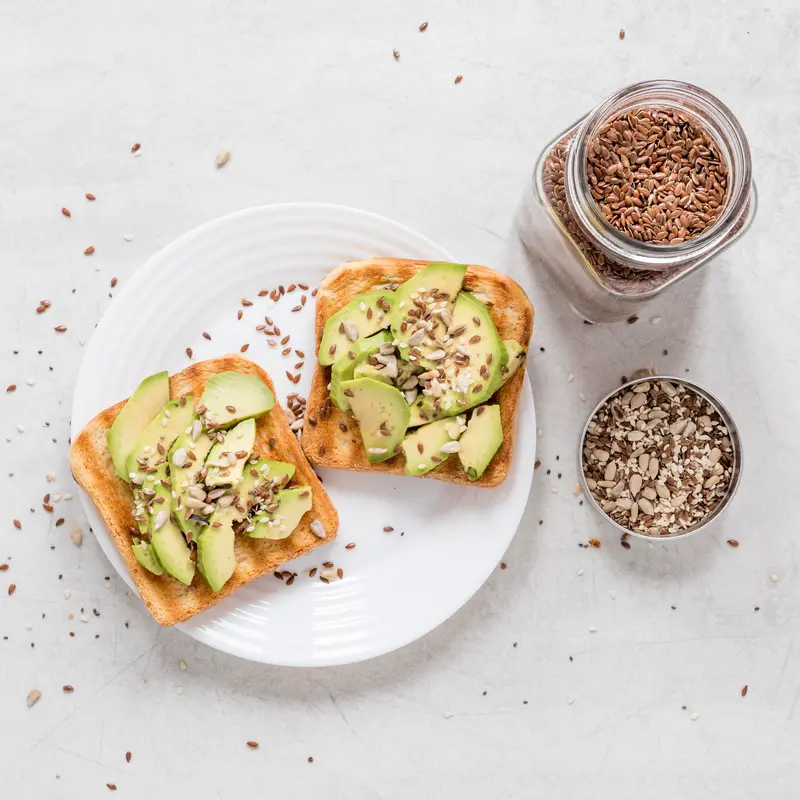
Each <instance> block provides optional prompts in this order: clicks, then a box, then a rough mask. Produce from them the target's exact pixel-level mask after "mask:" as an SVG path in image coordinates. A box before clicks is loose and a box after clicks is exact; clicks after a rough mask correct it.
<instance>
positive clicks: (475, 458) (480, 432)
mask: <svg viewBox="0 0 800 800" xmlns="http://www.w3.org/2000/svg"><path fill="white" fill-rule="evenodd" d="M501 444H503V423H502V420H501V418H500V406H496V405H495V406H478V408H476V409H475V411H474V412H473V413H472V417H471V419H470V421H469V425H467V430H466V431H464V433H463V434H462V436H461V449H460V450H459V451H458V457H459V459H461V466H463V467H464V469H465V470H466V473H467V477H468V478H469V479H470V480H471V481H476V480H478V478H480V476H481V475H483V473H484V470H485V469H486V467H488V466H489V462H490V461H491V460H492V458H493V457H494V454H495V453H496V452H497V451H498V450H499V449H500V445H501Z"/></svg>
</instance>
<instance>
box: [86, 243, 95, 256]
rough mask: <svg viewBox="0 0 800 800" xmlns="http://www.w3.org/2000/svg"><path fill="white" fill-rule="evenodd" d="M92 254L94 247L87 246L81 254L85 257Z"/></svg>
mask: <svg viewBox="0 0 800 800" xmlns="http://www.w3.org/2000/svg"><path fill="white" fill-rule="evenodd" d="M92 253H94V245H89V247H87V248H86V249H85V250H84V251H83V254H84V255H85V256H90V255H91V254H92Z"/></svg>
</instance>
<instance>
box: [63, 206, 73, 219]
mask: <svg viewBox="0 0 800 800" xmlns="http://www.w3.org/2000/svg"><path fill="white" fill-rule="evenodd" d="M61 213H62V214H63V215H64V216H65V217H71V216H72V213H71V212H70V210H69V209H68V208H62V209H61Z"/></svg>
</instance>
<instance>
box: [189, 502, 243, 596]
mask: <svg viewBox="0 0 800 800" xmlns="http://www.w3.org/2000/svg"><path fill="white" fill-rule="evenodd" d="M244 516H245V515H244V514H243V513H242V512H241V511H239V510H238V509H237V508H236V507H235V506H233V505H230V506H228V507H227V508H218V509H217V510H216V511H215V512H214V513H213V514H212V515H211V518H210V520H209V525H208V527H206V528H205V529H204V530H203V531H202V533H201V534H200V536H199V537H198V538H197V564H198V566H199V568H200V573H201V574H202V576H203V577H204V578H205V579H206V581H207V582H208V585H209V586H210V587H211V591H212V592H218V591H219V590H220V589H221V588H222V587H223V586H224V585H225V584H226V583H227V582H228V581H229V580H230V577H231V575H233V571H234V569H236V552H235V539H236V536H235V534H234V532H233V524H234V522H236V521H237V520H240V519H243V518H244Z"/></svg>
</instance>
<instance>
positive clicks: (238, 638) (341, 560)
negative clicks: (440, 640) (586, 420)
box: [72, 204, 536, 666]
mask: <svg viewBox="0 0 800 800" xmlns="http://www.w3.org/2000/svg"><path fill="white" fill-rule="evenodd" d="M373 256H403V257H410V258H423V259H442V260H447V261H452V260H454V259H453V258H452V257H451V256H450V254H449V253H447V252H446V251H445V250H443V249H442V248H441V247H439V246H437V245H436V244H434V243H433V242H431V241H429V240H428V239H426V238H425V237H423V236H421V235H420V234H418V233H415V232H413V231H411V230H409V229H408V228H405V227H403V226H402V225H398V224H397V223H395V222H391V221H390V220H387V219H384V218H382V217H378V216H376V215H374V214H368V213H366V212H363V211H356V210H354V209H350V208H343V207H339V206H329V205H317V204H313V205H312V204H291V205H277V206H266V207H263V208H254V209H250V210H247V211H242V212H239V213H236V214H232V215H230V216H227V217H223V218H221V219H218V220H215V221H214V222H210V223H208V224H206V225H203V226H202V227H200V228H197V229H196V230H194V231H191V232H190V233H187V234H186V235H184V236H182V237H181V238H180V239H178V240H177V241H175V242H173V243H172V244H171V245H169V246H168V247H166V248H165V249H164V250H162V251H161V252H160V253H158V254H157V255H155V256H154V257H153V258H151V259H150V260H149V261H148V262H147V264H145V265H144V266H143V267H142V268H141V269H140V270H138V272H137V273H136V274H135V275H134V277H133V278H132V279H131V280H130V281H129V282H128V283H127V285H126V286H125V287H124V288H123V289H122V290H121V291H120V292H119V293H118V294H117V296H116V298H115V299H114V302H113V303H112V304H111V306H110V307H109V309H108V310H107V312H106V313H105V315H104V316H103V318H102V320H101V321H100V324H99V325H98V326H97V329H96V331H95V334H94V336H93V337H92V340H91V342H90V343H89V345H88V346H87V351H86V354H85V357H84V361H83V364H82V366H81V370H80V374H79V376H78V384H77V388H76V390H75V398H74V408H73V414H72V427H73V431H72V432H73V436H74V435H76V434H77V433H78V432H79V431H80V430H81V428H82V427H83V426H84V425H85V424H86V423H87V422H88V421H89V420H90V419H91V418H92V417H93V416H94V415H95V414H96V413H98V412H99V411H101V410H102V409H104V408H106V407H108V406H109V405H112V404H113V403H115V402H117V401H118V400H119V399H120V398H123V397H127V396H128V395H129V394H130V393H131V392H132V391H133V390H134V389H135V388H136V386H137V384H138V383H139V381H140V380H141V379H142V378H144V377H145V376H146V375H149V374H151V373H153V372H156V371H158V370H161V369H168V370H169V371H170V373H172V372H177V371H179V370H180V369H182V368H183V367H185V366H186V365H187V363H188V359H187V356H186V352H185V351H186V348H187V347H191V348H192V349H193V351H194V358H195V359H196V360H201V359H205V358H211V357H214V356H219V355H222V354H225V353H238V352H239V350H240V347H241V346H242V345H243V344H245V343H248V344H249V345H250V348H249V350H248V351H247V357H248V358H251V359H252V360H253V361H256V362H257V363H259V364H260V365H262V366H263V367H264V368H265V369H266V370H267V371H268V372H269V374H270V375H271V376H272V379H273V381H274V382H275V385H276V389H277V391H278V399H279V400H280V402H281V403H284V402H285V398H286V395H287V394H288V393H289V392H292V391H299V392H300V393H301V394H305V393H306V392H307V390H308V388H309V386H310V383H311V375H312V371H313V352H314V334H313V319H314V306H315V303H314V300H313V298H311V297H310V295H309V298H308V300H309V302H308V304H307V305H306V306H305V308H304V309H303V310H302V311H301V312H299V313H292V312H291V308H292V307H293V306H295V305H296V304H299V303H300V295H301V294H302V292H301V291H300V290H297V291H296V292H295V294H294V299H291V298H288V297H285V298H284V299H283V300H282V301H281V302H279V303H278V304H277V305H276V306H275V307H274V308H272V307H270V303H269V298H267V297H265V298H259V297H257V295H258V292H259V290H260V289H272V288H275V287H277V286H278V285H279V284H283V285H284V286H286V287H288V286H289V285H290V284H292V283H306V284H308V285H309V286H310V287H312V288H313V287H314V286H317V285H319V283H320V281H321V280H322V278H323V277H324V276H325V274H326V273H327V272H328V271H330V270H331V269H332V268H333V267H335V266H337V265H338V264H341V263H342V262H344V261H350V260H359V259H366V258H370V257H373ZM244 297H246V298H249V299H250V300H252V301H253V302H254V306H252V307H249V308H244V309H242V305H241V299H242V298H244ZM239 309H242V310H243V312H244V315H243V319H242V320H241V321H239V320H237V311H239ZM266 314H268V315H269V316H270V317H272V318H273V319H274V320H275V322H276V324H277V325H278V326H279V327H280V328H281V331H282V333H283V334H287V333H289V334H291V337H292V338H291V344H292V346H293V347H294V348H297V349H299V350H302V351H304V352H305V354H306V359H305V364H306V365H305V367H304V368H303V370H302V375H303V379H302V381H301V383H300V384H299V385H298V386H293V385H292V384H290V383H289V381H288V380H287V378H286V376H285V372H286V370H287V369H292V367H293V366H294V364H295V363H296V362H297V361H298V360H299V359H298V358H297V357H295V355H294V353H292V355H291V356H287V357H285V358H284V357H282V356H281V354H280V351H279V350H278V349H274V348H269V347H268V346H267V337H266V336H264V335H263V334H261V333H258V332H257V331H256V330H255V326H256V325H258V324H260V323H263V322H264V316H265V315H266ZM203 331H207V332H208V333H209V334H210V335H211V341H207V340H206V339H204V338H203V335H202V334H203ZM535 448H536V421H535V417H534V407H533V395H532V393H531V388H530V383H529V382H528V379H527V376H526V380H525V386H524V389H523V393H522V401H521V403H520V407H519V419H518V423H517V442H516V447H515V455H514V463H513V467H512V469H511V474H510V475H509V476H508V478H507V480H506V481H505V482H504V483H503V484H502V485H501V486H500V487H498V488H495V489H473V488H470V487H465V486H453V485H449V484H446V483H440V482H438V481H430V480H422V479H418V478H397V477H393V476H383V475H365V474H361V473H355V472H340V471H336V470H322V471H321V472H322V477H323V479H324V481H325V488H326V489H327V490H328V492H329V493H330V496H331V499H332V500H333V502H334V504H335V505H336V507H337V509H338V511H339V519H340V528H339V536H338V538H337V539H336V541H334V542H332V543H330V544H328V545H324V546H322V547H319V548H317V549H316V550H315V551H314V552H313V553H310V554H308V555H307V556H305V557H304V558H302V559H298V560H297V561H295V562H293V564H292V569H293V570H294V571H295V572H298V573H299V577H298V578H297V580H296V581H295V583H294V585H292V586H288V587H287V586H286V585H284V583H283V582H281V581H279V580H277V579H276V578H275V577H274V576H272V575H268V576H266V577H264V578H262V579H260V580H258V581H254V582H253V583H251V584H249V585H248V586H246V587H244V588H243V589H241V590H239V591H238V592H236V593H234V594H233V595H232V596H230V597H228V598H227V599H225V600H223V601H222V602H221V603H219V604H218V605H216V606H214V607H213V608H211V609H209V610H208V611H206V612H204V613H203V614H200V615H198V616H197V617H194V618H193V619H192V620H190V621H189V622H188V623H186V624H184V625H181V626H180V627H181V628H182V630H184V631H185V632H186V633H188V634H189V635H190V636H192V637H193V638H195V639H197V640H199V641H201V642H205V643H206V644H209V645H211V646H212V647H215V648H217V649H219V650H223V651H225V652H228V653H232V654H234V655H237V656H241V657H243V658H248V659H252V660H254V661H263V662H266V663H270V664H282V665H294V666H324V665H332V664H345V663H349V662H354V661H360V660H363V659H367V658H371V657H373V656H378V655H381V654H382V653H387V652H389V651H391V650H394V649H395V648H398V647H401V646H402V645H404V644H407V643H409V642H412V641H414V640H415V639H417V638H418V637H420V636H422V635H424V634H425V633H427V632H428V631H430V630H432V629H433V628H435V627H436V626H437V625H439V624H440V623H442V622H443V621H444V620H446V619H447V618H448V617H449V616H451V615H452V614H453V613H455V611H457V610H458V609H459V608H460V607H461V606H462V605H463V604H464V603H465V602H466V601H467V600H468V599H469V598H470V597H471V596H472V595H473V594H474V593H475V592H476V591H477V590H478V589H479V588H480V586H481V585H482V584H483V582H484V581H485V580H486V578H487V577H488V576H489V574H490V572H491V571H492V570H493V569H494V567H495V566H496V565H497V563H498V561H499V560H500V559H501V557H502V555H503V553H504V552H505V550H506V548H507V547H508V544H509V542H510V541H511V539H512V537H513V536H514V533H515V531H516V529H517V526H518V524H519V521H520V518H521V516H522V512H523V510H524V508H525V503H526V501H527V497H528V490H529V487H530V484H531V478H532V476H533V464H534V458H535ZM82 499H83V505H84V508H85V510H86V513H87V515H88V517H89V521H90V523H91V525H92V528H93V529H94V532H95V535H96V536H97V539H98V541H99V542H100V545H101V547H102V548H103V551H104V552H105V554H106V556H107V557H108V558H109V560H110V561H111V563H112V564H113V565H114V567H115V568H116V570H117V571H118V572H119V573H120V575H121V576H122V577H123V578H124V580H125V581H126V582H127V583H128V585H129V586H130V587H131V588H132V589H134V585H133V582H132V580H131V577H130V574H129V572H128V570H127V568H126V567H125V565H124V563H123V562H122V559H121V558H120V556H119V553H118V552H117V549H116V547H115V546H114V544H113V542H112V540H111V538H110V536H109V534H108V531H107V529H106V527H105V525H104V523H103V522H102V520H101V518H100V515H99V514H98V513H97V510H96V509H95V507H94V505H93V504H92V503H91V501H89V499H88V498H87V497H86V495H82ZM386 525H391V526H392V527H393V528H394V532H392V533H385V532H384V531H383V528H384V526H386ZM348 542H355V543H356V545H357V546H356V547H355V548H354V549H351V550H346V549H345V545H346V544H347V543H348ZM326 560H330V561H334V562H335V563H336V565H337V566H341V567H342V568H343V570H344V580H341V581H335V582H333V583H331V584H329V585H325V584H323V583H321V582H320V581H319V580H318V579H316V578H314V579H310V578H307V577H306V576H305V575H304V574H303V571H304V570H307V569H310V568H311V567H312V566H318V565H320V564H321V563H322V562H323V561H326ZM134 591H135V589H134Z"/></svg>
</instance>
